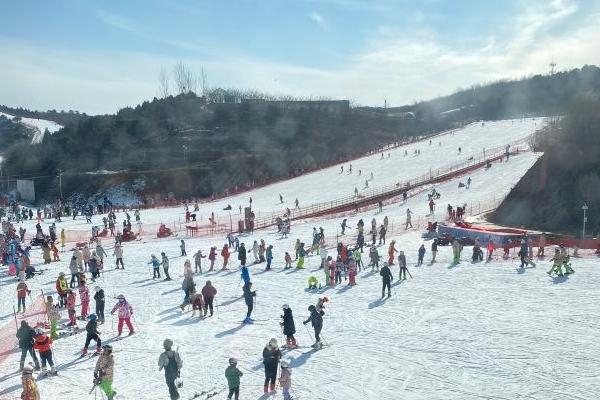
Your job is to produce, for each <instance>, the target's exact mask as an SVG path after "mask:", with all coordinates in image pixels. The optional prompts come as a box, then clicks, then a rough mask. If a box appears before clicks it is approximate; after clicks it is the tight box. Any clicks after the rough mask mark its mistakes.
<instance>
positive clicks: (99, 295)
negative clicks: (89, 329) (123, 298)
mask: <svg viewBox="0 0 600 400" xmlns="http://www.w3.org/2000/svg"><path fill="white" fill-rule="evenodd" d="M94 291H95V292H96V293H94V301H95V302H96V316H97V317H98V322H100V323H101V324H103V323H104V304H105V301H104V290H103V289H102V288H101V287H100V286H96V287H95V288H94Z"/></svg>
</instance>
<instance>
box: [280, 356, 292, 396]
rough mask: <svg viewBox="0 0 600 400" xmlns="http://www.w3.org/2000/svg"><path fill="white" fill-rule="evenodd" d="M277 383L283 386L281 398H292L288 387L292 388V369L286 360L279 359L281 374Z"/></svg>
mask: <svg viewBox="0 0 600 400" xmlns="http://www.w3.org/2000/svg"><path fill="white" fill-rule="evenodd" d="M279 384H280V385H281V387H282V388H283V400H292V396H290V389H291V388H292V371H291V370H290V365H289V364H288V362H287V361H285V360H283V361H281V375H280V376H279Z"/></svg>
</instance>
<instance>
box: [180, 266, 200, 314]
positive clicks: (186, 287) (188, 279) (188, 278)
mask: <svg viewBox="0 0 600 400" xmlns="http://www.w3.org/2000/svg"><path fill="white" fill-rule="evenodd" d="M185 264H186V266H185V267H184V268H186V267H187V268H189V269H188V271H191V269H192V265H191V263H190V260H186V262H185ZM181 289H182V290H183V293H184V295H183V302H182V303H181V304H180V305H179V308H181V311H183V310H185V307H186V306H187V305H188V304H190V297H191V295H192V294H193V293H194V292H195V291H196V283H194V276H193V274H190V273H189V272H184V274H183V281H182V282H181Z"/></svg>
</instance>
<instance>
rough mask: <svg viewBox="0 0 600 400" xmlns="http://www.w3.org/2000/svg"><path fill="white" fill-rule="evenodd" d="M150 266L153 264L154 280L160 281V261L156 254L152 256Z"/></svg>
mask: <svg viewBox="0 0 600 400" xmlns="http://www.w3.org/2000/svg"><path fill="white" fill-rule="evenodd" d="M148 264H152V279H156V278H158V279H160V261H159V260H158V258H156V256H155V255H154V254H152V255H151V256H150V262H149V263H148Z"/></svg>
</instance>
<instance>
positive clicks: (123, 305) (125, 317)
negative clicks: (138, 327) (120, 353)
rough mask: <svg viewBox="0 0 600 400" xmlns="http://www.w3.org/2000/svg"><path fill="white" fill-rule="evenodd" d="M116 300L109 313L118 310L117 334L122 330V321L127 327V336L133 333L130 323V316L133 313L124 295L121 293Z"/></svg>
mask: <svg viewBox="0 0 600 400" xmlns="http://www.w3.org/2000/svg"><path fill="white" fill-rule="evenodd" d="M117 299H118V302H117V304H115V306H114V307H113V309H112V311H111V312H110V313H111V314H114V313H115V311H117V310H118V311H119V312H118V316H119V324H118V325H117V332H118V333H119V336H121V333H122V332H123V323H125V324H127V329H129V336H131V335H133V334H134V333H135V332H134V330H133V325H132V324H131V316H132V315H133V307H131V305H130V304H129V303H128V302H127V300H125V296H123V295H122V294H120V295H118V296H117Z"/></svg>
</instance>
